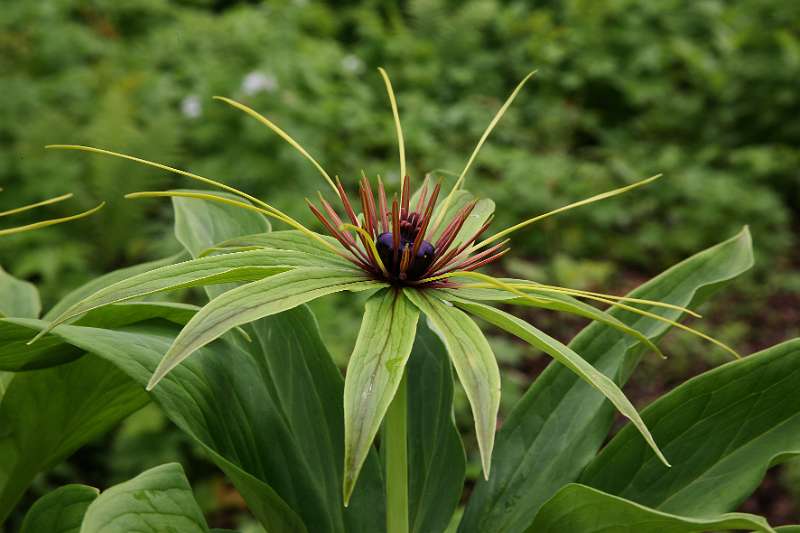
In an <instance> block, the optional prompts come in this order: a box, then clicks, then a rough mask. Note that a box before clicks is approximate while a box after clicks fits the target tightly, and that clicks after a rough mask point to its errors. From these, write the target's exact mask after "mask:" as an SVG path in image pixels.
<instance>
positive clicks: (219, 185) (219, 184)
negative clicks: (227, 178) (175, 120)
mask: <svg viewBox="0 0 800 533" xmlns="http://www.w3.org/2000/svg"><path fill="white" fill-rule="evenodd" d="M45 148H47V149H58V150H80V151H83V152H91V153H95V154H102V155H110V156H112V157H119V158H121V159H127V160H129V161H134V162H136V163H140V164H142V165H147V166H150V167H154V168H157V169H160V170H166V171H167V172H172V173H174V174H179V175H181V176H186V177H187V178H191V179H193V180H197V181H200V182H202V183H205V184H207V185H211V186H213V187H217V188H218V189H222V190H223V191H227V192H230V193H233V194H235V195H237V196H241V197H242V198H245V199H247V200H250V201H251V202H253V203H254V204H258V205H260V206H262V207H264V208H265V209H268V210H270V211H272V212H274V213H275V214H277V215H281V216H285V217H288V215H286V214H285V213H283V212H282V211H280V210H279V209H277V208H276V207H273V206H271V205H269V204H268V203H266V202H264V201H262V200H259V199H258V198H256V197H255V196H251V195H249V194H247V193H246V192H244V191H240V190H239V189H237V188H235V187H231V186H230V185H226V184H224V183H222V182H220V181H217V180H213V179H211V178H206V177H205V176H200V175H199V174H193V173H191V172H187V171H185V170H181V169H178V168H174V167H170V166H167V165H164V164H161V163H156V162H154V161H148V160H147V159H142V158H139V157H135V156H132V155H127V154H122V153H119V152H112V151H111V150H103V149H102V148H95V147H93V146H82V145H77V144H48V145H47V146H45Z"/></svg>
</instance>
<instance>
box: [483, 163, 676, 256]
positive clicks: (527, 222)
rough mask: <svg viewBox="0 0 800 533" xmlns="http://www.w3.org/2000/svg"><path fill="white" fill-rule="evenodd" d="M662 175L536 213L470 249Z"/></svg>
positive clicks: (625, 190)
mask: <svg viewBox="0 0 800 533" xmlns="http://www.w3.org/2000/svg"><path fill="white" fill-rule="evenodd" d="M662 175H663V174H656V175H655V176H651V177H649V178H647V179H644V180H641V181H637V182H636V183H632V184H630V185H626V186H625V187H620V188H619V189H613V190H611V191H606V192H604V193H600V194H597V195H595V196H592V197H591V198H585V199H583V200H580V201H578V202H574V203H571V204H568V205H565V206H562V207H559V208H558V209H554V210H552V211H549V212H547V213H543V214H541V215H537V216H535V217H533V218H529V219H528V220H525V221H523V222H520V223H519V224H515V225H513V226H511V227H510V228H506V229H504V230H502V231H500V232H498V233H495V234H494V235H492V236H491V237H488V238H487V239H485V240H483V241H481V242H480V243H479V244H476V245H475V246H474V247H472V249H471V250H472V251H475V250H478V249H480V248H483V247H484V246H486V245H487V244H490V243H493V242H494V241H496V240H498V239H502V238H503V237H505V236H506V235H508V234H510V233H513V232H515V231H517V230H520V229H522V228H524V227H526V226H529V225H531V224H533V223H534V222H538V221H540V220H542V219H545V218H547V217H551V216H553V215H556V214H558V213H562V212H564V211H568V210H570V209H574V208H576V207H580V206H583V205H587V204H591V203H594V202H598V201H600V200H605V199H606V198H611V197H614V196H618V195H620V194H622V193H625V192H628V191H630V190H633V189H636V188H637V187H641V186H642V185H647V184H648V183H650V182H653V181H655V180H657V179H658V178H660V177H661V176H662Z"/></svg>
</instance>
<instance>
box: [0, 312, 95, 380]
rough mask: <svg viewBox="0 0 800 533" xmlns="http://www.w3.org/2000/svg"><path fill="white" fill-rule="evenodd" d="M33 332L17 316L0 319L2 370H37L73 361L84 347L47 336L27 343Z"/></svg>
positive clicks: (81, 353)
mask: <svg viewBox="0 0 800 533" xmlns="http://www.w3.org/2000/svg"><path fill="white" fill-rule="evenodd" d="M32 336H33V332H31V330H30V329H29V328H27V327H25V326H22V325H19V324H17V323H16V321H15V320H14V319H0V370H3V371H8V372H19V371H22V370H38V369H42V368H49V367H51V366H57V365H60V364H64V363H68V362H70V361H74V360H75V359H77V358H78V357H80V356H81V355H83V350H79V349H78V348H75V347H74V346H70V345H68V344H64V342H63V341H62V340H61V339H59V338H58V337H45V338H43V339H42V340H40V341H39V342H37V343H35V344H33V345H31V346H28V342H29V341H30V340H31V337H32Z"/></svg>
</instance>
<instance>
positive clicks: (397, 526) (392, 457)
mask: <svg viewBox="0 0 800 533" xmlns="http://www.w3.org/2000/svg"><path fill="white" fill-rule="evenodd" d="M407 412H408V400H407V399H406V374H405V373H403V379H402V381H401V382H400V387H399V388H398V389H397V394H395V396H394V399H393V400H392V403H391V404H390V405H389V410H388V411H387V412H386V418H385V426H384V435H383V436H384V444H383V445H384V447H385V450H386V455H385V460H386V532H387V533H408V449H407V432H406V429H407V427H406V415H407Z"/></svg>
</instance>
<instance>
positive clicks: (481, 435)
mask: <svg viewBox="0 0 800 533" xmlns="http://www.w3.org/2000/svg"><path fill="white" fill-rule="evenodd" d="M408 296H409V299H410V300H411V301H412V302H413V303H414V305H416V306H417V307H419V309H420V311H422V312H423V313H425V315H426V316H427V317H428V319H429V320H430V321H431V322H432V323H433V325H434V327H435V328H436V330H437V332H438V333H439V334H440V335H441V337H442V340H443V342H444V344H445V346H446V347H447V352H448V353H449V354H450V360H451V361H452V362H453V366H454V367H455V369H456V373H457V374H458V378H459V380H460V381H461V384H462V386H463V387H464V391H465V392H466V393H467V399H468V400H469V403H470V406H471V407H472V414H473V418H474V419H475V434H476V436H477V439H478V448H479V449H480V452H481V465H482V467H483V473H484V477H486V478H488V476H489V472H490V469H491V461H492V449H493V447H494V435H495V428H496V425H497V412H498V410H499V408H500V370H499V368H498V366H497V361H496V360H495V357H494V354H493V353H492V349H491V348H490V347H489V343H488V342H487V341H486V338H485V337H484V336H483V333H481V330H480V329H479V328H478V326H477V325H476V324H475V322H473V321H472V320H471V319H470V318H469V316H467V315H466V314H465V313H464V312H463V311H461V310H459V309H456V308H455V307H453V306H451V305H449V304H446V303H445V302H443V301H441V300H438V299H436V298H435V297H433V296H430V295H428V294H426V293H424V292H422V291H409V292H408Z"/></svg>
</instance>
